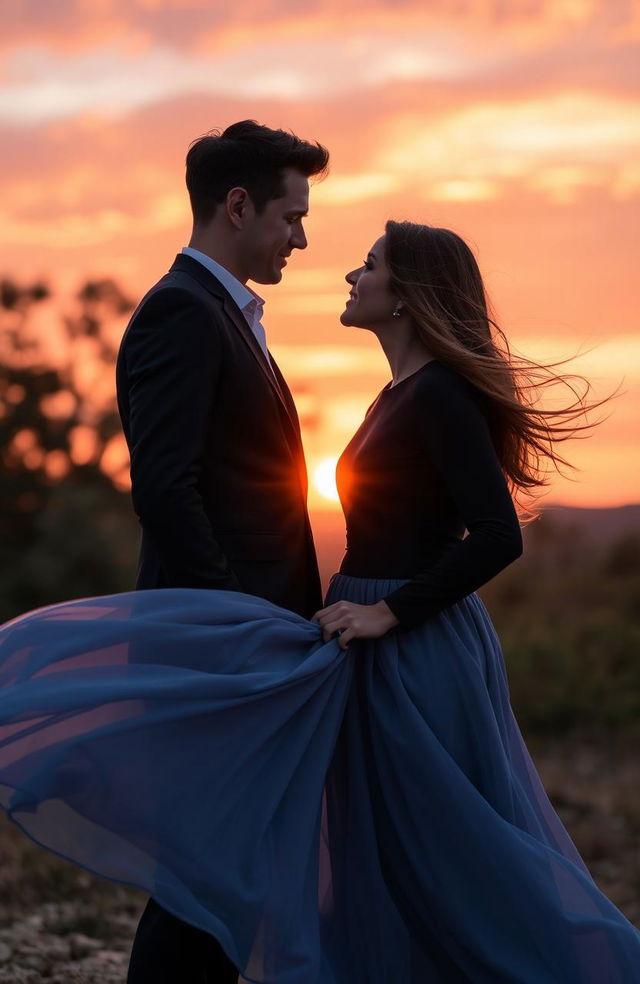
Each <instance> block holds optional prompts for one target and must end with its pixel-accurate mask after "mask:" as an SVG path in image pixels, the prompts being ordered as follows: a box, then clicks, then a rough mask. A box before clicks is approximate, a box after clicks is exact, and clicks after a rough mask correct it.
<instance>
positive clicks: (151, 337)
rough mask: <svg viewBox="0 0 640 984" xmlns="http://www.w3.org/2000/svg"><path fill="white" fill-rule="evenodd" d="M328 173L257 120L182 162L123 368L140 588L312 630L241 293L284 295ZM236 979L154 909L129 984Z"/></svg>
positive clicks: (296, 505) (295, 435)
mask: <svg viewBox="0 0 640 984" xmlns="http://www.w3.org/2000/svg"><path fill="white" fill-rule="evenodd" d="M328 157H329V155H328V153H327V151H326V150H325V148H324V147H322V146H320V145H319V144H310V143H307V142H306V141H303V140H301V139H299V138H298V137H296V136H294V135H293V134H290V133H286V132H284V131H282V130H271V129H269V128H267V127H264V126H259V125H258V124H257V123H255V122H254V121H252V120H247V121H244V122H241V123H235V124H234V125H232V126H230V127H228V128H227V129H226V130H225V131H224V133H222V134H221V135H214V136H206V137H202V138H201V139H199V140H197V141H196V142H195V143H194V144H193V145H192V146H191V148H190V150H189V153H188V155H187V173H186V180H187V188H188V190H189V197H190V200H191V207H192V211H193V233H192V236H191V240H190V242H189V246H188V247H186V248H185V249H183V250H182V252H181V253H180V254H179V255H178V256H177V257H176V260H175V262H174V264H173V266H172V267H171V269H170V270H169V272H168V273H167V274H166V276H164V277H163V278H162V279H161V280H160V281H159V282H158V283H157V284H156V285H155V286H154V287H152V289H151V290H150V291H149V293H148V294H147V295H146V296H145V298H144V299H143V301H142V302H141V304H140V305H139V307H138V308H137V309H136V311H135V312H134V314H133V317H132V319H131V321H130V323H129V326H128V328H127V331H126V333H125V335H124V338H123V341H122V345H121V348H120V353H119V356H118V365H117V388H118V406H119V409H120V416H121V419H122V425H123V429H124V432H125V436H126V439H127V443H128V446H129V451H130V454H131V480H132V498H133V505H134V509H135V511H136V513H137V515H138V517H139V519H140V523H141V526H142V545H141V550H140V564H139V574H138V582H137V587H138V588H164V587H167V588H169V587H192V588H218V589H220V588H222V589H226V590H237V591H245V592H247V593H249V594H254V595H258V596H261V597H263V598H266V599H268V600H269V601H273V602H274V603H276V604H278V605H281V606H283V607H285V608H288V609H291V610H293V611H296V612H299V613H300V614H302V615H305V616H307V617H308V616H311V615H312V614H313V613H314V612H315V611H316V610H317V609H318V607H319V606H320V604H321V596H320V583H319V576H318V568H317V562H316V556H315V551H314V546H313V540H312V535H311V529H310V525H309V517H308V513H307V507H306V493H307V478H306V470H305V463H304V456H303V451H302V445H301V441H300V429H299V424H298V418H297V415H296V411H295V407H294V404H293V400H292V398H291V394H290V392H289V390H288V388H287V385H286V383H285V381H284V379H283V377H282V375H281V373H280V370H279V369H278V367H277V365H276V364H275V362H274V361H273V359H272V358H271V356H270V355H269V352H268V349H267V345H266V340H265V333H264V329H263V327H262V324H261V316H262V308H263V301H262V300H261V298H260V297H258V295H257V294H255V293H254V292H253V291H252V290H251V289H250V288H248V287H247V286H246V282H247V280H252V281H254V282H256V283H261V284H267V283H269V284H275V283H278V282H279V281H280V280H281V279H282V271H283V269H284V267H285V266H286V263H287V259H288V257H289V256H290V255H291V253H292V251H293V250H294V249H305V248H306V245H307V240H306V236H305V233H304V229H303V219H304V217H305V216H306V214H307V210H308V200H309V180H308V179H309V178H310V177H312V176H313V175H321V174H322V173H323V172H324V171H325V170H326V168H327V164H328ZM237 976H238V971H237V969H236V968H235V967H234V966H233V964H232V963H231V962H230V961H229V959H228V958H227V957H226V955H225V954H224V952H223V950H222V948H221V947H220V945H219V944H218V943H217V941H216V940H214V939H213V937H211V936H209V935H208V934H207V933H204V932H202V931H200V930H198V929H196V928H194V927H192V926H189V925H187V924H186V923H184V922H182V921H181V920H179V919H177V918H175V917H174V916H172V915H171V914H170V913H168V912H167V911H165V910H164V909H162V908H161V907H160V906H159V905H158V904H157V903H156V902H154V901H153V899H150V900H149V902H148V904H147V907H146V909H145V911H144V913H143V915H142V918H141V920H140V924H139V926H138V930H137V933H136V938H135V940H134V945H133V951H132V955H131V963H130V966H129V978H128V980H129V982H130V984H196V982H198V984H199V982H207V984H208V982H211V984H235V982H236V980H237Z"/></svg>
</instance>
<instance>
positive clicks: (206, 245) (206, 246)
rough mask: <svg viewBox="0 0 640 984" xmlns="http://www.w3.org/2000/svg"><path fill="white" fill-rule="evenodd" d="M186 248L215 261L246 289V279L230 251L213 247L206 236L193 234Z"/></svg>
mask: <svg viewBox="0 0 640 984" xmlns="http://www.w3.org/2000/svg"><path fill="white" fill-rule="evenodd" d="M187 245H188V246H190V247H191V249H197V250H199V252H200V253H204V254H205V256H208V257H210V259H212V260H215V262H216V263H219V264H220V266H222V267H224V268H225V270H227V271H228V272H229V273H230V274H231V275H232V276H233V277H235V278H236V280H238V281H239V282H240V283H241V284H242V285H243V286H245V287H246V285H247V280H248V277H247V275H246V273H244V271H243V270H241V269H240V264H239V263H238V262H237V259H236V258H235V257H234V256H233V255H232V252H231V250H228V249H227V250H226V249H225V248H224V246H221V245H220V244H216V245H215V246H214V245H213V244H212V242H211V238H210V237H209V236H207V237H206V238H205V237H204V236H199V235H198V234H197V233H195V232H194V233H193V234H192V236H191V239H190V240H189V242H188V244H187Z"/></svg>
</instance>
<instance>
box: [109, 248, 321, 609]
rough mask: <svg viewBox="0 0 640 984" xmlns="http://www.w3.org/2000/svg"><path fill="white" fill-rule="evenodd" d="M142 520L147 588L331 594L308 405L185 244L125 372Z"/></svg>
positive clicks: (140, 323)
mask: <svg viewBox="0 0 640 984" xmlns="http://www.w3.org/2000/svg"><path fill="white" fill-rule="evenodd" d="M116 379H117V389H118V407H119V410H120V417H121V419H122V426H123V428H124V433H125V436H126V439H127V444H128V445H129V452H130V455H131V479H132V498H133V505H134V509H135V511H136V513H137V515H138V517H139V519H140V523H141V526H142V545H141V550H140V565H139V572H138V582H137V587H138V588H162V587H194V588H224V589H231V590H242V591H246V592H247V593H249V594H255V595H258V596H260V597H263V598H267V599H268V600H270V601H273V602H275V603H276V604H278V605H282V606H283V607H285V608H289V609H290V610H292V611H296V612H299V613H300V614H303V615H306V616H309V615H311V614H313V612H314V611H316V610H317V609H318V608H319V607H320V604H321V594H320V581H319V576H318V567H317V562H316V556H315V550H314V546H313V539H312V535H311V528H310V525H309V516H308V513H307V506H306V495H307V476H306V469H305V463H304V455H303V451H302V444H301V440H300V428H299V424H298V417H297V414H296V410H295V406H294V403H293V400H292V397H291V394H290V392H289V390H288V388H287V385H286V383H285V381H284V379H283V377H282V375H281V373H280V371H279V370H278V368H277V366H276V365H275V363H274V364H273V371H272V369H271V368H270V366H269V364H268V362H267V360H266V358H265V356H264V353H263V351H262V349H261V348H260V346H259V344H258V342H257V341H256V339H255V336H254V335H253V332H252V331H251V329H250V328H249V326H248V325H247V322H246V320H245V318H244V316H243V314H242V312H241V311H240V310H239V308H238V307H237V305H236V304H235V302H234V301H233V299H232V298H231V296H230V294H229V293H228V292H227V291H226V290H225V288H224V287H223V286H222V284H221V283H220V282H219V281H218V280H217V279H216V277H214V276H213V274H211V273H210V272H209V271H208V270H207V269H206V268H205V267H204V266H203V265H202V264H201V263H198V261H197V260H194V259H193V258H191V257H189V256H185V255H184V254H180V255H178V256H177V257H176V260H175V263H174V264H173V266H172V267H171V269H170V271H169V272H168V273H167V274H166V276H164V277H163V278H162V279H161V280H160V281H159V282H158V283H157V284H156V285H155V286H154V287H153V288H152V289H151V290H150V291H149V293H148V294H147V295H146V296H145V297H144V298H143V300H142V301H141V303H140V305H139V306H138V308H137V309H136V310H135V312H134V314H133V316H132V318H131V321H130V322H129V325H128V327H127V330H126V332H125V335H124V338H123V340H122V344H121V346H120V352H119V354H118V362H117V370H116Z"/></svg>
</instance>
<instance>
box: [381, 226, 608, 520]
mask: <svg viewBox="0 0 640 984" xmlns="http://www.w3.org/2000/svg"><path fill="white" fill-rule="evenodd" d="M385 258H386V262H387V266H388V267H389V270H390V272H391V287H392V289H393V291H394V292H395V293H396V294H397V296H398V297H399V298H400V300H401V301H402V303H403V305H404V306H405V308H406V310H407V311H408V313H409V314H410V315H411V316H412V318H413V320H414V322H415V324H416V325H417V329H418V332H419V333H420V336H421V338H422V340H423V342H424V344H425V347H426V348H427V349H428V351H429V352H430V354H431V355H432V356H433V357H434V358H435V359H437V360H438V361H439V362H441V363H443V364H444V365H447V366H449V367H450V368H451V369H453V370H454V371H455V372H457V373H459V374H460V375H461V376H464V378H465V379H467V380H468V381H469V383H471V384H472V385H473V386H474V387H475V389H476V390H477V391H479V392H480V393H481V394H482V396H483V398H484V400H483V402H484V407H485V410H486V413H487V420H488V424H489V428H490V432H491V437H492V440H493V444H494V447H495V449H496V453H497V455H498V459H499V461H500V463H501V466H502V470H503V472H504V475H505V477H506V479H507V482H508V484H509V487H510V489H511V492H512V494H513V496H514V498H515V500H516V502H517V504H518V506H519V507H520V511H521V514H523V515H524V516H525V517H526V518H532V516H533V515H534V513H532V512H531V509H530V506H529V504H528V503H530V501H531V497H533V496H534V495H535V491H536V490H537V489H539V488H540V487H541V486H544V485H546V484H547V483H548V481H549V477H548V475H549V470H550V467H551V469H553V468H555V470H556V471H561V470H562V469H563V468H564V467H568V468H572V467H573V466H572V465H570V463H569V462H568V461H567V460H566V459H565V458H563V457H562V456H561V455H560V454H559V453H558V451H557V445H558V443H560V442H562V441H566V440H568V439H569V438H571V437H575V436H577V435H578V434H580V432H585V431H589V430H590V429H591V428H593V427H594V426H595V424H596V423H598V421H590V420H589V417H588V415H589V413H590V411H593V410H594V409H597V408H599V407H601V406H603V405H604V404H605V403H606V402H607V400H608V399H609V398H607V399H604V400H599V401H590V400H589V398H588V397H589V393H590V390H591V387H590V384H589V382H588V381H587V380H586V379H584V378H583V377H582V376H577V375H574V374H571V375H569V374H565V373H560V372H556V371H555V370H556V369H557V368H558V366H561V365H563V364H565V363H563V362H557V363H549V364H543V363H538V362H534V361H531V360H529V359H525V358H522V357H521V356H515V355H513V354H512V353H511V352H510V350H509V344H508V342H507V339H506V337H505V335H504V332H503V331H502V330H501V329H500V327H499V326H498V325H497V324H496V322H495V320H494V318H493V315H492V312H491V309H490V306H489V302H488V300H487V296H486V292H485V289H484V284H483V282H482V276H481V274H480V270H479V269H478V264H477V263H476V260H475V257H474V255H473V253H472V252H471V250H470V248H469V246H467V244H466V243H465V241H464V240H463V239H462V238H461V237H460V236H458V235H457V234H456V233H455V232H451V231H450V230H449V229H438V228H434V227H432V226H426V225H417V224H415V223H412V222H392V221H389V222H387V224H386V237H385ZM558 387H564V389H565V390H566V392H567V394H568V396H567V398H568V401H569V402H568V404H566V405H563V406H560V407H554V408H553V409H550V408H544V407H543V406H541V401H542V398H543V397H545V396H547V395H548V394H549V391H551V390H554V389H555V388H558ZM554 402H555V401H554ZM523 499H524V500H525V501H524V502H523Z"/></svg>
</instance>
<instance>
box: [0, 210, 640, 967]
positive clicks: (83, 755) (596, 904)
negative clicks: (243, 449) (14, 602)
mask: <svg viewBox="0 0 640 984" xmlns="http://www.w3.org/2000/svg"><path fill="white" fill-rule="evenodd" d="M347 281H348V283H349V284H350V285H351V295H350V301H349V303H348V305H347V308H346V310H345V312H344V313H343V315H342V319H341V320H342V322H343V324H345V325H353V326H358V327H365V328H368V329H370V330H372V331H373V332H374V333H375V334H376V335H377V337H378V339H379V341H380V343H381V345H382V347H383V349H384V351H385V353H386V355H387V356H388V358H389V362H390V365H391V370H392V381H391V382H390V383H389V384H388V385H387V386H386V387H385V388H384V389H383V390H382V392H381V393H380V394H379V396H378V398H377V400H376V401H375V403H374V404H373V406H372V407H371V408H370V410H369V412H368V414H367V416H366V419H365V421H364V423H363V424H362V426H361V428H360V429H359V431H358V432H357V434H356V435H355V437H354V438H353V440H352V441H351V443H350V445H349V447H348V448H347V450H346V451H345V453H344V455H343V457H342V459H341V461H340V464H339V467H338V482H339V487H340V493H341V498H342V501H343V504H344V507H345V514H346V519H347V553H346V556H345V559H344V561H343V564H342V567H341V571H340V573H339V574H337V575H336V576H335V577H334V578H333V579H332V582H331V586H330V590H329V595H328V598H327V604H326V607H325V608H323V609H322V610H321V611H320V612H318V613H317V615H316V619H317V622H318V623H319V626H320V628H318V625H317V624H315V623H313V622H307V621H306V620H304V619H302V618H301V617H299V616H297V615H294V614H292V613H290V612H286V611H284V610H282V609H279V608H276V607H275V606H273V605H270V604H269V603H268V602H265V601H262V600H260V599H257V598H252V597H250V596H247V595H243V594H239V593H238V594H236V593H232V592H214V593H212V592H205V591H195V590H165V591H158V592H155V591H147V592H140V593H137V594H125V595H117V596H114V597H111V598H98V599H89V600H84V601H78V602H71V603H69V604H62V605H56V606H53V607H51V608H48V609H43V610H41V611H39V612H35V613H32V614H31V615H27V616H24V617H23V618H22V619H18V620H16V621H15V622H13V623H9V625H7V626H6V627H5V629H4V630H3V632H2V635H1V637H0V654H2V655H3V663H2V682H3V683H4V685H5V688H6V689H5V691H4V696H3V698H2V702H1V704H0V784H1V785H0V792H1V793H2V803H3V805H4V806H5V808H6V809H7V810H8V812H9V815H10V816H11V817H12V819H14V820H15V821H16V822H17V823H18V824H19V825H20V826H21V827H22V828H23V829H24V830H25V831H26V832H27V833H29V834H30V835H31V836H32V837H33V838H34V839H35V840H37V841H38V842H40V843H42V844H44V845H45V846H46V847H48V848H50V849H52V850H54V851H56V852H57V853H58V854H61V855H63V856H65V857H69V858H71V859H72V860H74V861H76V862H78V863H80V864H82V865H83V866H85V867H87V868H89V869H90V870H93V871H96V872H98V873H99V874H101V875H103V876H105V877H108V878H111V879H114V880H119V881H123V882H126V883H129V884H134V885H137V886H139V887H141V888H144V889H145V890H146V891H147V892H148V893H149V894H151V895H153V896H154V898H156V900H157V901H158V902H160V904H161V905H162V906H164V907H165V908H167V909H169V910H170V911H172V912H173V913H174V914H175V915H177V916H179V917H180V918H182V919H184V920H186V921H187V922H190V923H192V924H193V925H196V926H198V927H200V928H201V929H204V930H206V931H208V932H211V933H212V934H213V935H214V936H215V937H216V938H217V939H218V940H219V941H220V942H221V944H222V945H223V947H224V949H225V951H226V953H227V954H228V956H229V958H230V959H231V960H232V961H233V962H234V963H235V965H236V966H238V967H239V968H240V969H241V971H242V974H243V976H244V978H245V979H246V980H248V981H254V982H259V984H347V982H348V984H399V982H403V984H431V982H433V984H436V982H437V984H455V982H472V984H484V982H487V984H489V982H490V984H496V982H504V984H506V982H509V984H515V982H517V984H543V982H545V984H547V982H549V984H551V982H558V984H559V982H562V984H604V982H605V981H606V982H609V984H614V982H615V984H631V982H632V981H636V980H640V934H639V933H638V931H637V930H635V929H634V928H633V927H632V926H631V924H630V923H628V922H627V920H626V919H625V918H624V917H623V916H622V914H621V913H620V912H619V911H618V910H617V909H616V908H615V907H614V906H613V905H612V904H611V903H610V902H609V901H608V900H607V899H606V898H605V897H604V896H603V895H602V893H601V892H600V891H599V890H598V889H597V887H596V886H595V884H594V883H593V881H592V879H591V878H590V876H589V874H588V872H587V870H586V868H585V867H584V864H583V862H582V861H581V859H580V857H579V855H578V853H577V851H576V849H575V847H574V846H573V844H572V843H571V840H570V839H569V836H568V834H567V833H566V831H565V830H564V828H563V826H562V824H561V823H560V820H559V819H558V817H557V816H556V814H555V813H554V811H553V809H552V807H551V805H550V803H549V801H548V799H547V797H546V795H545V793H544V790H543V788H542V786H541V784H540V781H539V779H538V776H537V774H536V771H535V768H534V766H533V764H532V762H531V760H530V758H529V756H528V754H527V751H526V749H525V747H524V744H523V742H522V738H521V736H520V733H519V731H518V728H517V725H516V723H515V720H514V718H513V715H512V712H511V709H510V706H509V701H508V690H507V683H506V677H505V671H504V664H503V660H502V656H501V653H500V649H499V645H498V642H497V640H496V637H495V634H494V632H493V629H492V627H491V623H490V621H489V619H488V616H487V614H486V612H485V610H484V608H483V606H482V605H481V603H480V601H479V600H478V599H477V598H476V596H475V595H474V594H473V591H474V590H475V589H476V588H477V587H479V586H480V585H481V584H483V583H485V582H486V581H487V580H488V579H490V578H491V577H493V576H494V575H495V574H496V573H498V571H499V570H501V569H502V568H503V567H505V566H506V565H507V564H508V563H510V562H511V561H512V560H514V559H515V558H516V557H517V556H518V555H519V553H520V551H521V539H520V532H519V525H518V521H517V516H516V512H515V509H514V507H513V504H512V500H511V495H510V487H511V490H512V491H513V492H514V493H518V492H520V491H527V490H529V489H531V488H533V487H535V486H536V485H539V484H541V482H542V481H543V477H542V474H541V470H540V466H541V464H542V463H543V460H542V459H544V458H545V457H546V458H548V459H550V460H551V461H552V462H554V463H557V462H559V461H561V459H560V458H559V456H558V455H557V453H556V451H555V450H554V442H555V441H556V440H558V439H562V438H564V437H565V436H566V435H567V434H568V433H569V432H571V430H572V422H573V421H575V420H576V418H577V417H579V415H580V414H581V413H583V412H584V410H585V406H586V405H585V404H584V402H583V401H578V402H577V403H576V404H574V405H572V406H570V407H568V408H567V409H566V410H564V411H562V410H561V411H555V412H554V414H548V413H545V412H544V411H542V410H540V409H535V408H534V407H533V406H531V405H530V404H529V402H528V400H527V393H528V392H529V391H528V390H527V385H530V386H532V387H534V388H535V387H536V386H538V387H539V386H540V385H541V376H540V373H541V372H542V369H541V368H540V367H535V366H533V365H531V366H529V367H527V366H526V365H525V364H523V363H521V364H520V365H519V366H518V368H517V370H516V369H515V368H514V364H513V362H512V361H510V360H509V357H508V355H507V354H505V353H502V352H501V351H500V350H499V348H498V344H497V341H496V340H495V339H494V338H492V335H491V322H490V320H489V317H488V314H487V308H486V301H485V298H484V292H483V288H482V281H481V278H480V274H479V272H478V270H477V267H476V264H475V261H474V259H473V256H472V254H471V252H470V251H469V249H468V247H467V246H466V245H465V244H464V242H463V241H462V240H461V239H459V237H457V236H456V235H455V234H453V233H451V232H448V231H446V230H440V229H432V228H429V227H426V226H417V225H412V224H409V223H402V224H397V223H393V222H390V223H388V224H387V227H386V233H385V236H384V237H381V239H379V240H378V241H377V243H376V244H375V245H374V247H373V248H372V250H371V252H370V254H369V256H368V257H367V260H366V262H365V264H364V266H363V267H362V268H360V269H359V270H356V271H353V272H352V273H350V274H349V275H348V276H347ZM548 378H549V379H552V377H550V376H549V377H548ZM575 426H576V425H573V429H574V430H575ZM465 530H467V531H468V535H467V536H466V537H463V534H464V531H465ZM321 635H322V638H321V637H320V636H321Z"/></svg>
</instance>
